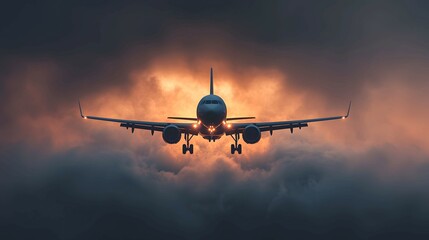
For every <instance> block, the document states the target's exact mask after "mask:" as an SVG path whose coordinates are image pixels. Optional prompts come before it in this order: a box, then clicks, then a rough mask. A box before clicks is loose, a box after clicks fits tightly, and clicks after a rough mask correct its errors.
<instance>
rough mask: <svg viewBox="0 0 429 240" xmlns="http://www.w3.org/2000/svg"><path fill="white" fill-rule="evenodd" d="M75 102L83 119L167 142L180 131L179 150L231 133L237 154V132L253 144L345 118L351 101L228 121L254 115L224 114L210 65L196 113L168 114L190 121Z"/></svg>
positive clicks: (240, 150) (232, 146) (239, 145)
mask: <svg viewBox="0 0 429 240" xmlns="http://www.w3.org/2000/svg"><path fill="white" fill-rule="evenodd" d="M78 103H79V110H80V115H81V117H82V118H83V119H93V120H100V121H108V122H118V123H120V126H121V127H125V128H126V129H129V128H130V129H131V132H132V133H134V130H135V129H143V130H150V131H151V133H152V135H153V134H154V132H155V131H157V132H162V138H163V139H164V141H165V142H166V143H168V144H176V143H178V142H179V141H180V139H181V138H182V134H183V135H184V139H185V141H186V144H183V145H182V153H183V154H186V152H187V151H189V153H190V154H193V153H194V145H193V144H189V142H190V140H191V139H192V137H194V136H197V135H200V136H202V137H203V138H204V139H207V140H208V141H209V142H211V141H213V142H214V141H216V140H217V139H219V138H221V137H222V136H223V135H226V136H231V137H232V139H233V140H234V144H231V154H234V153H235V152H238V154H241V152H242V147H241V144H238V140H239V139H240V134H241V135H242V137H243V140H244V142H246V143H248V144H254V143H257V142H259V140H260V139H261V132H267V131H269V132H270V135H273V131H275V130H280V129H290V132H291V133H293V129H294V128H299V129H301V128H303V127H308V123H309V122H321V121H328V120H336V119H346V118H348V117H349V114H350V107H351V104H352V103H351V102H350V103H349V107H348V110H347V114H346V115H344V116H335V117H326V118H312V119H303V120H288V121H277V122H248V123H230V122H231V121H235V120H245V119H255V117H227V111H226V104H225V102H224V101H223V99H222V98H221V97H219V96H217V95H215V94H214V91H213V68H211V69H210V94H209V95H207V96H204V97H203V98H202V99H201V100H200V102H199V103H198V105H197V117H195V118H194V117H168V118H169V119H177V120H186V121H192V122H191V123H173V122H148V121H138V120H126V119H115V118H104V117H96V116H86V115H84V114H83V112H82V107H81V104H80V101H79V102H78Z"/></svg>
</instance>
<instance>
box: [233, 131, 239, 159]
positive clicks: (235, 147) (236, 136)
mask: <svg viewBox="0 0 429 240" xmlns="http://www.w3.org/2000/svg"><path fill="white" fill-rule="evenodd" d="M234 135H235V137H234ZM234 135H232V134H231V137H232V139H234V142H235V144H231V154H234V153H235V151H237V152H238V154H241V144H238V140H239V139H240V134H239V133H235V134H234Z"/></svg>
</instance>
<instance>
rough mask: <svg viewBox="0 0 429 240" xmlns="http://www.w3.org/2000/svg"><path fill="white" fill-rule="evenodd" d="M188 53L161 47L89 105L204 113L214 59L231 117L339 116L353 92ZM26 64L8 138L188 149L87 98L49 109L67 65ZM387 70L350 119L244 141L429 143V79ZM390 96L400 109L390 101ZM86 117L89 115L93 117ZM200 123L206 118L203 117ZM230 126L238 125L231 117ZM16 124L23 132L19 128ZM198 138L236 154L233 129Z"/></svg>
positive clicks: (66, 145)
mask: <svg viewBox="0 0 429 240" xmlns="http://www.w3.org/2000/svg"><path fill="white" fill-rule="evenodd" d="M185 57H186V54H178V55H174V54H173V55H170V54H168V55H160V56H158V57H157V58H156V59H153V60H152V62H151V64H149V65H147V66H144V67H143V66H142V67H141V69H137V70H135V71H134V72H130V74H129V78H130V81H129V87H127V88H124V89H122V88H107V87H106V89H101V90H99V91H97V92H91V94H87V95H86V97H85V96H82V97H83V98H82V99H81V102H82V103H83V104H84V106H85V112H86V113H88V114H89V115H91V116H101V117H111V118H122V119H137V120H147V121H168V120H166V117H167V116H189V117H195V115H196V113H195V108H196V106H197V104H198V102H199V100H200V99H201V97H203V96H204V95H207V94H208V91H209V69H210V65H213V66H214V71H215V78H214V84H215V86H214V87H215V88H214V91H215V93H216V94H218V95H219V96H221V97H222V98H223V99H224V101H225V103H226V104H227V107H228V116H231V117H235V116H247V115H252V116H256V118H257V121H278V120H292V119H303V118H313V117H328V116H337V115H338V114H342V113H343V112H344V110H345V109H346V107H347V103H348V100H349V99H344V103H341V104H336V103H335V102H332V101H331V102H330V101H329V97H328V96H326V95H325V94H323V95H322V94H318V93H314V94H313V93H312V94H309V93H308V92H307V91H308V90H307V89H297V88H294V84H293V83H294V81H297V79H289V78H288V77H287V76H286V75H285V74H284V73H282V72H281V71H280V70H277V69H275V68H274V67H269V68H268V67H267V68H265V67H261V68H257V67H246V66H244V67H243V69H246V71H241V70H240V71H238V70H236V68H235V67H233V66H235V65H231V63H230V62H228V61H226V60H224V61H220V60H217V61H216V59H209V58H207V59H205V60H201V61H198V62H197V63H195V62H193V64H192V65H191V64H190V62H188V61H187V60H186V58H185ZM165 66H169V67H168V68H166V67H165ZM26 69H29V70H27V72H17V73H14V74H12V75H11V79H19V80H20V81H9V84H10V86H6V88H7V89H6V90H10V91H11V92H16V95H14V96H13V98H11V101H9V102H11V103H13V106H11V108H13V111H14V114H15V115H16V116H18V117H17V119H16V120H14V123H13V124H14V126H12V127H10V128H7V129H6V128H5V129H4V131H5V134H3V135H4V136H8V137H7V138H3V139H2V142H1V143H12V144H13V143H17V142H20V141H23V140H22V139H25V140H24V141H26V142H29V143H30V144H32V145H34V146H38V144H40V143H43V146H44V147H47V148H50V149H51V150H58V151H59V150H66V149H70V148H74V147H82V146H86V145H88V144H89V143H91V144H97V142H98V139H97V136H100V135H102V136H105V137H106V139H107V140H106V141H109V142H111V144H112V146H120V147H123V148H127V149H130V151H133V150H136V149H137V150H138V149H140V148H141V147H142V145H145V146H146V147H149V148H151V149H157V151H162V152H163V153H166V154H167V155H169V156H174V157H176V158H177V157H178V156H182V155H181V151H180V144H178V145H167V144H165V143H164V142H163V140H162V138H161V136H160V134H159V133H158V132H155V134H154V136H153V137H152V136H151V133H150V131H143V130H136V131H135V133H134V136H133V137H131V136H130V132H129V131H126V130H125V129H124V128H119V127H118V124H116V123H109V122H101V121H93V120H88V121H79V119H80V115H79V108H78V105H77V104H76V103H74V102H73V103H72V101H70V102H67V103H61V104H63V105H61V106H56V108H55V110H54V111H55V112H54V113H48V111H47V110H45V111H43V109H49V108H46V105H47V104H48V100H47V98H46V96H48V95H49V92H48V91H49V89H50V86H51V85H52V83H53V82H54V81H55V80H56V79H58V76H57V75H56V72H57V70H56V69H55V67H54V66H52V65H50V64H45V65H44V64H40V63H35V64H34V67H33V68H32V67H28V68H26ZM382 78H383V79H384V81H382V80H380V84H379V85H378V86H377V87H374V86H368V87H363V89H362V92H360V93H359V94H361V95H358V97H359V98H360V99H363V100H361V101H360V102H359V104H358V105H357V106H355V107H354V109H353V110H352V111H354V112H355V113H359V114H354V115H351V116H350V117H349V118H347V120H348V121H345V122H344V123H346V124H338V122H337V121H330V122H325V123H314V124H311V125H310V126H309V127H308V128H303V129H302V130H301V131H299V132H298V133H299V134H294V135H293V136H291V135H289V134H287V132H286V131H275V132H274V135H273V136H272V137H269V133H266V132H263V133H262V139H261V141H260V142H259V143H257V144H254V145H246V144H243V148H244V149H243V155H241V157H244V158H246V157H248V156H251V155H252V156H254V155H258V154H266V153H267V152H269V151H270V149H272V148H282V147H283V146H285V145H289V146H293V144H298V145H299V144H303V143H305V144H309V145H310V146H314V147H320V146H322V145H329V146H335V148H336V149H341V148H342V149H346V150H347V151H349V150H353V151H365V150H366V149H370V148H374V147H377V146H383V145H386V144H387V145H391V146H394V147H400V148H404V147H405V146H409V147H410V148H413V147H414V148H415V149H418V150H421V151H426V152H428V151H429V140H428V139H429V138H427V136H426V134H422V133H426V132H429V125H428V124H427V123H426V119H428V118H429V113H428V111H421V110H422V109H425V107H426V106H425V104H426V103H427V102H428V101H427V100H426V99H427V94H426V93H425V92H424V91H423V90H424V89H428V88H427V87H428V85H427V83H422V84H420V85H409V84H407V83H404V82H401V81H402V78H403V77H402V76H400V75H399V74H397V75H392V76H389V75H386V76H382ZM242 79H246V82H244V81H243V80H242ZM395 79H396V80H395ZM403 79H405V78H403ZM173 80H174V81H173ZM244 83H245V84H244ZM14 89H22V91H14ZM237 89H239V91H237ZM255 96H257V97H255ZM285 102H287V104H285ZM386 102H388V103H389V105H391V106H395V108H390V107H388V106H386ZM28 104H31V106H32V107H33V108H35V109H41V111H38V113H37V114H34V113H31V114H30V113H29V112H27V111H25V110H26V108H24V107H23V106H27V105H28ZM54 106H55V105H54ZM21 109H22V110H21ZM27 110H28V109H27ZM416 115H418V117H413V119H412V122H413V123H412V124H410V116H416ZM342 118H345V117H342ZM84 119H87V117H86V116H84ZM198 124H201V121H200V120H198ZM40 126H43V128H42V127H40ZM197 127H198V126H197ZM226 127H228V128H230V127H232V126H231V125H230V124H229V123H226ZM16 129H21V131H19V132H15V130H16ZM363 130H364V131H363ZM213 131H214V129H213V130H212V131H211V132H213ZM297 138H299V141H297ZM240 141H241V143H243V142H242V140H240ZM180 143H183V142H180ZM192 143H193V144H194V145H195V147H196V149H197V150H196V151H195V155H196V156H198V157H203V156H205V155H206V154H207V153H210V154H212V153H214V152H216V153H219V154H221V156H222V157H224V158H228V159H234V158H235V157H236V156H233V157H231V156H230V154H229V153H228V152H229V149H228V147H229V145H230V144H231V143H232V140H231V138H230V137H226V136H223V137H222V138H221V139H220V140H217V141H216V143H209V142H208V141H207V140H204V139H202V138H201V137H200V136H197V137H194V138H193V139H192ZM408 143H413V144H412V146H411V145H410V144H408ZM416 151H417V150H416ZM210 154H207V155H210Z"/></svg>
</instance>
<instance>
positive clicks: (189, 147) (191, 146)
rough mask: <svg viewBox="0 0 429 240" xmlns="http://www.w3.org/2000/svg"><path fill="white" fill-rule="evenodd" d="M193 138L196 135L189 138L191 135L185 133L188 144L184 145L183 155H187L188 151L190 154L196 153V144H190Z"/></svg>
mask: <svg viewBox="0 0 429 240" xmlns="http://www.w3.org/2000/svg"><path fill="white" fill-rule="evenodd" d="M193 136H194V135H191V136H189V133H185V141H186V144H183V145H182V153H183V154H186V152H187V151H189V153H190V154H193V153H194V144H189V141H191V139H192V137H193Z"/></svg>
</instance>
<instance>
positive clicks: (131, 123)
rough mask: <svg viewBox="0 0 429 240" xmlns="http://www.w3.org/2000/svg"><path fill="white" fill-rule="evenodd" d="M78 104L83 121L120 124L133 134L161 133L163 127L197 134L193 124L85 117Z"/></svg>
mask: <svg viewBox="0 0 429 240" xmlns="http://www.w3.org/2000/svg"><path fill="white" fill-rule="evenodd" d="M78 103H79V111H80V116H81V117H82V118H83V119H92V120H99V121H107V122H117V123H120V127H125V128H126V129H128V128H131V132H133V133H134V129H143V130H150V131H151V133H152V135H153V134H154V131H158V132H162V131H163V130H164V128H165V127H167V126H168V125H176V126H177V127H178V128H179V129H180V130H181V131H182V132H185V133H191V134H194V135H197V134H198V131H195V130H194V128H193V127H192V125H193V123H171V122H149V121H138V120H128V119H117V118H105V117H97V116H86V115H84V114H83V112H82V106H81V105H80V101H79V102H78Z"/></svg>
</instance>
